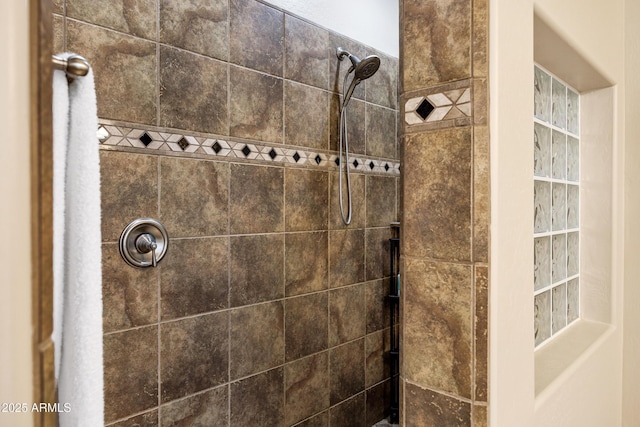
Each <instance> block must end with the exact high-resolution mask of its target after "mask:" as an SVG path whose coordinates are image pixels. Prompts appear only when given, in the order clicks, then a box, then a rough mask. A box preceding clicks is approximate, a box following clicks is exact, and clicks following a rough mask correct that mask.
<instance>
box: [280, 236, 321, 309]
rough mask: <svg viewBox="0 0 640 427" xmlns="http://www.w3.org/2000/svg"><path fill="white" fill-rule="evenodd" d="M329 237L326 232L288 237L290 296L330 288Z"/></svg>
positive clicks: (287, 271) (286, 261)
mask: <svg viewBox="0 0 640 427" xmlns="http://www.w3.org/2000/svg"><path fill="white" fill-rule="evenodd" d="M328 244H329V234H328V233H327V232H326V231H325V232H312V233H288V234H286V235H285V277H286V283H285V286H286V289H285V293H286V295H287V296H293V295H300V294H304V293H308V292H314V291H321V290H323V289H327V287H328V279H329V246H328Z"/></svg>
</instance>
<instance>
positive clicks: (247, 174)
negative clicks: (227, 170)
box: [229, 164, 284, 234]
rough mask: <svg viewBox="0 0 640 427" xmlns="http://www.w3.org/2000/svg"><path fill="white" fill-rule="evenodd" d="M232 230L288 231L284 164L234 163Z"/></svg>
mask: <svg viewBox="0 0 640 427" xmlns="http://www.w3.org/2000/svg"><path fill="white" fill-rule="evenodd" d="M229 215H230V227H231V234H245V233H265V232H279V231H284V171H283V169H282V168H272V167H262V166H251V165H238V164H232V165H231V192H230V211H229Z"/></svg>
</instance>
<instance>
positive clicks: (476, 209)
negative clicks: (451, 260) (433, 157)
mask: <svg viewBox="0 0 640 427" xmlns="http://www.w3.org/2000/svg"><path fill="white" fill-rule="evenodd" d="M489 155H490V154H489V128H487V127H485V126H475V127H474V128H473V260H474V261H477V262H489V234H490V226H491V204H490V203H491V200H490V199H491V182H490V180H491V176H490V170H489V168H490V158H489Z"/></svg>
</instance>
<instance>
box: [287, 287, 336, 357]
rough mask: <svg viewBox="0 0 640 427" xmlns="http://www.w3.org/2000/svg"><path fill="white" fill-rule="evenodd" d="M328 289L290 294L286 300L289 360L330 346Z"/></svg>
mask: <svg viewBox="0 0 640 427" xmlns="http://www.w3.org/2000/svg"><path fill="white" fill-rule="evenodd" d="M327 307H328V294H327V292H322V293H316V294H311V295H305V296H302V297H295V298H287V300H286V301H285V310H286V311H285V346H286V360H287V361H292V360H296V359H299V358H301V357H304V356H307V355H309V354H313V353H317V352H319V351H323V350H326V349H327V344H328V337H329V331H328V328H329V327H328V325H329V320H328V315H327Z"/></svg>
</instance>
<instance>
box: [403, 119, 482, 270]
mask: <svg viewBox="0 0 640 427" xmlns="http://www.w3.org/2000/svg"><path fill="white" fill-rule="evenodd" d="M471 148H472V147H471V130H470V128H456V129H443V130H438V131H433V132H427V133H422V134H412V135H407V137H406V143H405V146H404V158H403V171H404V176H403V179H405V180H406V181H407V182H420V183H421V185H420V189H415V188H413V187H411V186H405V188H404V194H403V198H404V213H403V218H402V220H401V221H402V223H403V224H402V225H403V231H404V233H403V235H404V238H405V240H404V250H405V253H406V254H407V255H410V256H418V257H424V258H433V259H443V260H457V261H468V260H470V258H471Z"/></svg>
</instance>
